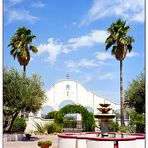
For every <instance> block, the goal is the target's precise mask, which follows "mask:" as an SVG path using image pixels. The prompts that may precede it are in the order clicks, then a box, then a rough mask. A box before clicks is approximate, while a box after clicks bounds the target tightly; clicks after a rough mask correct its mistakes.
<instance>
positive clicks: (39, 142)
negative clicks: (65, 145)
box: [38, 140, 52, 146]
mask: <svg viewBox="0 0 148 148" xmlns="http://www.w3.org/2000/svg"><path fill="white" fill-rule="evenodd" d="M42 144H47V145H48V146H51V145H52V141H50V140H48V141H38V146H41V145H42Z"/></svg>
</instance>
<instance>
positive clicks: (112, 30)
mask: <svg viewBox="0 0 148 148" xmlns="http://www.w3.org/2000/svg"><path fill="white" fill-rule="evenodd" d="M129 29H130V27H129V26H126V21H121V19H118V20H117V21H116V22H115V23H112V24H111V26H110V27H109V28H108V29H107V31H108V33H109V36H108V37H107V39H106V41H105V44H106V50H108V49H109V48H110V47H112V51H111V52H112V55H114V56H115V58H116V59H117V60H119V61H120V104H121V126H124V104H123V102H124V101H123V95H122V94H123V86H122V85H123V84H122V62H123V60H124V58H125V57H126V53H127V51H129V52H131V50H132V45H131V43H132V42H134V39H133V38H132V37H131V36H127V32H128V31H129Z"/></svg>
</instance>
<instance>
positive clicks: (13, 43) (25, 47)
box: [8, 27, 38, 77]
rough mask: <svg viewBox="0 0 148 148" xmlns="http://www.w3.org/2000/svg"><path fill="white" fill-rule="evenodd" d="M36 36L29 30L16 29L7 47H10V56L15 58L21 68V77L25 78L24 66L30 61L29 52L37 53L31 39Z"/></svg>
mask: <svg viewBox="0 0 148 148" xmlns="http://www.w3.org/2000/svg"><path fill="white" fill-rule="evenodd" d="M35 38H36V36H35V35H32V34H31V30H30V29H27V28H25V27H21V28H18V29H17V31H16V33H15V34H14V36H12V38H11V40H10V44H9V45H8V47H11V51H10V54H11V55H12V56H13V57H14V59H15V58H16V57H17V59H18V62H19V64H20V65H21V66H23V72H24V73H23V77H25V73H26V66H27V65H28V63H29V61H30V52H29V51H32V52H33V53H37V52H38V49H37V48H36V47H35V46H34V45H32V41H33V39H35Z"/></svg>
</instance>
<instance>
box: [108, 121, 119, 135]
mask: <svg viewBox="0 0 148 148" xmlns="http://www.w3.org/2000/svg"><path fill="white" fill-rule="evenodd" d="M108 130H109V132H117V131H118V130H119V124H118V123H116V122H114V121H112V120H110V121H109V126H108Z"/></svg>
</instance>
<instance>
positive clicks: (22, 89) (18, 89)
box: [3, 68, 45, 131]
mask: <svg viewBox="0 0 148 148" xmlns="http://www.w3.org/2000/svg"><path fill="white" fill-rule="evenodd" d="M42 85H43V83H42V82H41V80H40V78H39V77H38V76H37V75H32V77H31V78H27V77H26V78H25V79H24V78H22V75H21V74H19V72H18V71H17V70H15V69H5V68H4V71H3V115H4V122H3V128H4V131H5V130H6V131H11V128H12V125H13V123H14V120H15V118H16V117H17V116H18V114H19V113H20V111H21V110H22V109H25V111H26V112H31V111H32V112H36V111H38V110H39V109H40V107H41V105H42V103H43V101H44V100H45V95H44V91H43V89H42Z"/></svg>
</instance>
